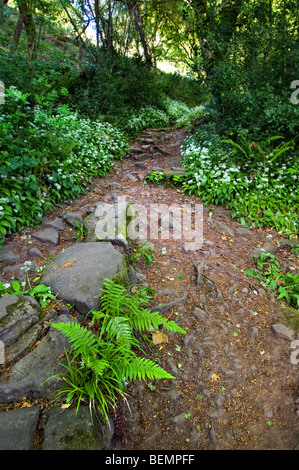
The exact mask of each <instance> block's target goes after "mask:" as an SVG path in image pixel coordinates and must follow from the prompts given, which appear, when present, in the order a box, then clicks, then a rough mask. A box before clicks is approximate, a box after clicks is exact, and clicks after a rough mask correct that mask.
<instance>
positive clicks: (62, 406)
mask: <svg viewBox="0 0 299 470" xmlns="http://www.w3.org/2000/svg"><path fill="white" fill-rule="evenodd" d="M70 406H71V404H70V403H65V404H64V405H61V407H60V408H61V409H62V410H65V409H66V408H69V407H70Z"/></svg>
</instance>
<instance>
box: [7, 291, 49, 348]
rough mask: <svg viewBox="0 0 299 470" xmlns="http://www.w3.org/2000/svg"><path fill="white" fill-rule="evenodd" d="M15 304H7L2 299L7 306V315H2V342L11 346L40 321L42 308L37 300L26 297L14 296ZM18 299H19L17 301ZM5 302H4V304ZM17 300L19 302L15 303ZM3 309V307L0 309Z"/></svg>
mask: <svg viewBox="0 0 299 470" xmlns="http://www.w3.org/2000/svg"><path fill="white" fill-rule="evenodd" d="M12 297H13V303H12V304H10V305H9V304H7V302H5V300H6V298H5V297H4V298H3V299H0V300H1V301H2V302H0V306H1V304H2V305H3V304H4V306H5V312H6V315H3V316H2V315H1V317H2V318H1V323H0V341H2V342H3V343H4V345H5V346H6V347H7V346H10V345H12V344H13V343H15V342H16V341H18V340H19V338H20V337H21V336H22V335H23V334H24V333H26V332H27V331H28V330H29V329H30V328H31V327H32V326H33V325H35V324H36V323H37V322H38V321H39V317H40V314H41V311H40V307H39V305H37V303H36V300H35V299H33V298H32V300H31V298H30V297H27V298H26V297H25V296H22V295H20V296H12ZM15 297H17V299H15ZM3 300H4V302H3ZM15 300H17V301H16V302H15ZM0 308H1V307H0Z"/></svg>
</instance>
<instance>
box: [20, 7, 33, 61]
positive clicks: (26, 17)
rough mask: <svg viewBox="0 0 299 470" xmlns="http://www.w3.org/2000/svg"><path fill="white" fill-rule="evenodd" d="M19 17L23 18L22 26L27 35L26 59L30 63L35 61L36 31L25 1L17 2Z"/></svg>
mask: <svg viewBox="0 0 299 470" xmlns="http://www.w3.org/2000/svg"><path fill="white" fill-rule="evenodd" d="M17 4H18V7H19V12H20V15H21V16H22V17H23V21H24V26H25V30H26V34H27V50H28V59H29V61H30V62H31V61H32V60H34V59H35V53H36V29H35V24H34V20H33V15H32V11H31V10H30V7H29V5H28V2H27V1H26V0H18V1H17Z"/></svg>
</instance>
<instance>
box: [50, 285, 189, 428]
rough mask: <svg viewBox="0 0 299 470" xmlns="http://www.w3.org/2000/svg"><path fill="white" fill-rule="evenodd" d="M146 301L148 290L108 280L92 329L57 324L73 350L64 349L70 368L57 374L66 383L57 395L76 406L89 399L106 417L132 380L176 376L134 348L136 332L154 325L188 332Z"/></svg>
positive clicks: (123, 395) (77, 325)
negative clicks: (135, 288) (131, 287)
mask: <svg viewBox="0 0 299 470" xmlns="http://www.w3.org/2000/svg"><path fill="white" fill-rule="evenodd" d="M148 302H149V295H148V292H147V291H146V289H144V288H141V289H139V290H138V291H137V292H134V293H132V292H128V291H127V290H126V289H125V288H124V287H122V286H120V285H118V284H116V283H115V282H114V281H112V280H109V279H106V280H105V283H104V289H103V294H102V297H101V310H100V311H91V312H90V313H91V315H92V320H91V326H92V330H89V329H88V328H87V327H86V326H83V325H80V324H79V323H75V322H67V323H56V324H54V325H53V327H54V328H56V329H58V330H59V331H61V332H62V333H63V334H64V335H65V336H66V337H67V338H68V340H69V341H70V343H71V346H70V351H69V353H67V352H66V359H67V364H61V365H62V366H63V367H64V368H65V369H66V373H60V374H55V376H53V377H56V376H59V375H60V376H63V378H64V381H65V383H66V384H67V385H66V387H65V388H64V389H63V390H60V391H59V392H58V393H57V395H56V397H58V396H61V395H65V396H66V402H67V403H72V402H74V401H77V410H78V408H79V406H80V403H81V402H82V401H83V402H89V405H90V407H91V408H93V409H96V410H99V411H100V412H101V413H102V415H103V416H104V418H105V420H106V422H108V413H109V409H110V408H111V407H112V408H113V407H115V404H116V401H117V399H118V398H119V397H123V398H125V388H126V385H127V383H128V382H130V381H132V380H136V379H139V380H145V379H146V378H149V379H151V380H153V379H172V378H174V377H173V376H172V375H170V374H169V373H168V372H167V371H165V370H164V369H162V368H161V367H160V366H159V365H158V364H157V363H155V362H154V361H152V360H150V359H147V358H144V357H139V356H138V355H137V353H136V352H135V351H136V350H137V351H139V352H140V350H141V347H140V342H139V340H138V338H137V335H136V333H137V332H144V331H148V330H149V329H150V328H151V327H152V326H153V327H154V328H156V329H158V328H159V326H162V327H163V328H165V329H166V330H170V331H174V332H178V333H182V334H185V331H184V330H183V329H182V328H181V327H179V326H178V325H177V324H176V322H174V321H168V320H167V319H165V318H164V317H162V316H161V315H160V314H159V313H157V312H151V311H150V310H149V309H147V308H145V307H144V305H146V304H148ZM51 378H52V377H50V378H49V379H47V380H50V379H51Z"/></svg>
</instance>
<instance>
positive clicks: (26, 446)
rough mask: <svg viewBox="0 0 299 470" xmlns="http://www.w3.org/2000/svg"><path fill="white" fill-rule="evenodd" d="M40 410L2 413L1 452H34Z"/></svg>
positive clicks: (31, 409)
mask: <svg viewBox="0 0 299 470" xmlns="http://www.w3.org/2000/svg"><path fill="white" fill-rule="evenodd" d="M39 414H40V408H39V407H38V406H32V407H31V408H21V409H19V410H18V409H16V410H12V411H5V412H3V413H0V450H33V449H34V437H35V432H36V428H37V424H38V419H39Z"/></svg>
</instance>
